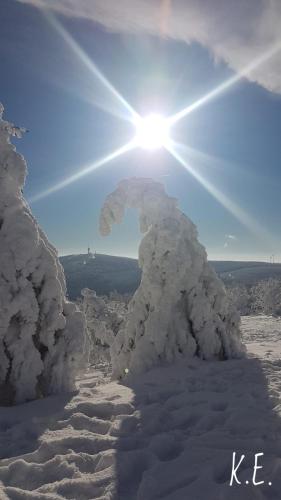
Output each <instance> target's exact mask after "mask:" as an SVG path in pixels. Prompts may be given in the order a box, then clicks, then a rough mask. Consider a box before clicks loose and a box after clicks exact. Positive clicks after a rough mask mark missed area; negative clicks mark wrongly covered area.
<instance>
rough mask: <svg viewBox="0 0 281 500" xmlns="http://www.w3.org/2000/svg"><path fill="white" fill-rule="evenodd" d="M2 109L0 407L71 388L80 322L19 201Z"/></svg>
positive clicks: (10, 131) (14, 130) (19, 164)
mask: <svg viewBox="0 0 281 500" xmlns="http://www.w3.org/2000/svg"><path fill="white" fill-rule="evenodd" d="M2 113H3V106H2V105H0V404H13V403H18V402H22V401H26V400H30V399H33V398H37V397H42V396H45V395H47V394H51V393H56V392H60V391H64V390H69V389H72V388H73V386H74V377H75V374H76V372H77V369H78V368H79V366H80V364H81V362H82V360H83V358H84V347H85V340H86V337H85V325H84V317H83V315H82V314H81V312H79V311H78V310H77V309H76V307H75V306H74V304H72V303H70V302H68V301H66V298H65V294H66V286H65V279H64V273H63V269H62V266H61V265H60V262H59V259H58V256H57V252H56V250H55V248H54V247H53V246H52V245H51V244H50V243H49V241H48V240H47V237H46V236H45V234H44V233H43V231H42V230H41V229H40V227H39V226H38V224H37V222H36V220H35V219H34V217H33V215H32V213H31V211H30V208H29V206H28V205H27V203H26V202H25V200H24V198H23V196H22V189H23V186H24V182H25V177H26V171H27V169H26V163H25V161H24V158H23V157H22V156H21V155H20V154H18V153H17V152H16V150H15V147H14V146H13V145H12V144H11V142H10V137H11V136H13V135H16V136H17V137H19V136H20V135H21V132H22V131H23V130H22V129H19V128H18V127H14V126H13V125H12V124H10V123H8V122H6V121H4V120H3V119H2Z"/></svg>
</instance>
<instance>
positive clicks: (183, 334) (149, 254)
mask: <svg viewBox="0 0 281 500" xmlns="http://www.w3.org/2000/svg"><path fill="white" fill-rule="evenodd" d="M127 207H131V208H136V209H137V210H138V211H139V220H140V229H141V232H143V233H145V236H144V237H143V239H142V241H141V243H140V247H139V264H140V267H141V268H142V279H141V284H140V286H139V288H138V290H137V291H136V293H135V295H134V297H133V298H132V300H131V302H130V304H129V311H128V316H127V320H126V322H125V326H124V328H121V330H120V331H119V332H118V333H117V336H116V337H115V340H114V343H113V345H112V349H111V352H112V364H113V373H114V375H115V376H119V377H120V376H121V377H122V376H123V375H124V373H127V372H128V371H130V372H133V373H137V372H142V371H144V370H147V369H149V368H151V367H153V366H155V365H157V364H160V363H163V362H172V361H174V360H177V359H180V358H183V357H191V356H198V357H199V358H201V359H227V358H233V357H238V356H240V355H241V354H242V353H243V352H244V348H243V345H242V343H241V336H240V330H239V322H240V318H239V315H238V313H237V312H236V310H234V309H233V308H232V307H231V305H230V304H229V302H228V300H227V297H226V292H225V289H224V286H223V284H222V282H221V281H220V280H219V279H218V277H217V275H216V274H215V272H214V271H213V270H212V268H211V267H210V266H209V264H208V262H207V255H206V251H205V249H204V247H203V246H202V245H201V244H200V243H199V242H198V240H197V230H196V227H195V226H194V224H193V223H192V222H191V221H190V220H189V219H188V217H186V216H185V215H184V214H183V213H182V212H181V211H180V210H179V209H178V208H177V203H176V200H175V199H174V198H171V197H169V196H168V195H167V194H166V193H165V190H164V187H163V185H162V184H160V183H158V182H155V181H153V180H152V179H135V178H134V179H128V180H123V181H121V182H120V184H119V186H118V188H117V189H116V190H115V191H114V192H113V193H111V194H110V195H109V196H108V197H107V199H106V201H105V203H104V206H103V208H102V211H101V215H100V231H101V234H103V235H107V234H109V233H110V231H111V226H112V224H114V223H120V222H121V220H122V218H123V215H124V211H125V209H126V208H127Z"/></svg>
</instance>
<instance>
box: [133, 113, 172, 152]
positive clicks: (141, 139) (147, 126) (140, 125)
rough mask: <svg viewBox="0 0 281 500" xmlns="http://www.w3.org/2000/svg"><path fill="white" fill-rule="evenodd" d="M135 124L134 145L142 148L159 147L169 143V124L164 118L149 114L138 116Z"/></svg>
mask: <svg viewBox="0 0 281 500" xmlns="http://www.w3.org/2000/svg"><path fill="white" fill-rule="evenodd" d="M135 125H136V136H135V142H136V146H138V147H140V148H143V149H150V150H153V149H160V148H162V147H166V146H167V145H168V143H169V139H170V138H169V132H170V126H169V122H168V120H167V119H166V118H164V117H163V116H161V115H158V114H151V115H148V116H146V117H144V118H142V117H138V118H137V119H136V120H135Z"/></svg>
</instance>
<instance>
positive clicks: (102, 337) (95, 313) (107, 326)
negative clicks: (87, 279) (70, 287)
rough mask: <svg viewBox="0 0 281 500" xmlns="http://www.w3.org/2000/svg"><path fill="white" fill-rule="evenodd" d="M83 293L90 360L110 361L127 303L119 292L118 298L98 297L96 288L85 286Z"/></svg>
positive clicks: (93, 361)
mask: <svg viewBox="0 0 281 500" xmlns="http://www.w3.org/2000/svg"><path fill="white" fill-rule="evenodd" d="M81 295H82V297H83V300H82V304H81V307H82V311H83V312H84V314H85V317H86V323H87V330H88V333H89V337H90V341H91V352H90V360H91V362H92V363H98V362H100V361H107V362H110V346H111V345H112V344H113V342H114V337H115V336H116V335H117V332H118V331H119V329H120V328H121V325H122V323H123V321H124V317H125V314H126V311H127V307H126V304H125V302H123V301H122V299H121V295H119V294H118V300H116V299H117V297H116V296H115V295H114V297H115V300H111V299H108V298H107V297H98V296H97V294H96V292H95V291H94V290H90V289H89V288H84V289H83V290H82V291H81Z"/></svg>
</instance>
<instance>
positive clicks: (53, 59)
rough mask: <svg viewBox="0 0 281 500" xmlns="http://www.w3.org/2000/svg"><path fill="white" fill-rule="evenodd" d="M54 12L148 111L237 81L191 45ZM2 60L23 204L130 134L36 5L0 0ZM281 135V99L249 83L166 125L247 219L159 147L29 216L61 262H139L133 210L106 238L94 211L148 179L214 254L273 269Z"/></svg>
mask: <svg viewBox="0 0 281 500" xmlns="http://www.w3.org/2000/svg"><path fill="white" fill-rule="evenodd" d="M56 15H57V16H58V19H59V22H60V23H62V25H63V27H64V30H66V31H67V33H70V34H71V36H72V37H73V39H74V40H75V41H76V42H77V43H78V44H79V46H80V47H82V49H83V51H84V52H85V53H86V54H87V57H88V58H89V60H90V61H93V62H94V63H95V64H96V65H97V67H98V68H99V69H100V70H101V71H102V73H103V74H104V75H105V76H106V78H107V79H108V80H109V81H110V82H111V83H112V84H113V85H114V87H115V88H116V89H118V91H119V92H120V93H121V94H122V96H124V98H125V99H126V100H127V101H128V102H129V103H130V105H131V106H132V107H133V108H134V109H136V110H137V112H139V113H141V114H144V115H145V114H146V113H149V112H151V111H158V112H162V113H163V114H167V115H170V114H173V113H176V112H178V111H179V110H181V109H182V108H184V107H185V106H187V105H189V104H192V103H193V102H194V101H195V100H196V99H198V98H200V97H201V96H203V95H205V94H206V93H207V92H209V91H210V90H211V89H213V88H215V87H216V86H217V85H219V84H220V83H221V82H223V81H224V80H226V79H227V78H229V77H231V76H232V75H233V74H234V72H233V69H230V68H229V67H228V66H227V65H226V64H225V62H218V61H214V58H213V56H212V54H211V53H210V50H208V48H206V47H203V46H201V45H200V44H199V43H196V42H193V43H191V44H189V45H188V44H186V43H185V42H184V41H182V40H175V39H172V38H161V37H158V36H155V35H152V34H149V33H147V32H146V33H142V32H137V33H129V32H125V31H122V32H120V33H113V32H108V31H107V30H106V29H105V28H104V27H103V26H101V25H100V24H97V23H95V22H93V21H92V20H87V19H83V18H79V17H71V16H68V17H64V16H62V15H58V14H56ZM0 59H1V78H0V101H1V102H2V103H3V104H4V107H5V118H6V119H8V120H10V121H12V122H14V123H15V124H16V125H20V126H24V127H26V128H27V129H28V130H29V133H28V134H26V135H25V137H24V138H23V139H21V140H20V141H17V143H16V146H17V149H18V151H19V152H21V153H22V154H23V155H24V156H25V158H26V161H27V163H28V171H29V175H28V178H27V182H26V186H25V191H24V194H25V196H26V197H27V199H28V200H32V198H33V197H34V196H36V195H37V194H38V193H40V192H42V191H44V190H45V189H48V188H49V187H51V186H53V185H55V184H56V183H58V182H61V181H62V180H63V179H65V178H66V177H68V176H69V175H72V174H73V173H76V172H77V171H78V170H79V169H80V168H83V167H85V166H87V165H89V164H91V163H93V162H94V161H96V160H98V159H100V158H102V157H103V156H105V155H108V154H110V153H111V152H112V151H114V150H115V149H117V148H119V147H120V146H122V145H123V144H124V143H126V142H127V141H128V140H130V139H131V137H132V136H133V134H134V129H133V127H132V124H131V123H129V122H128V121H126V120H124V119H122V116H123V117H125V118H126V116H127V115H128V113H127V111H126V109H125V107H124V106H123V105H122V104H121V103H120V101H118V99H116V98H115V97H113V95H112V94H111V93H110V91H109V90H106V89H105V87H104V86H103V85H102V84H101V83H100V82H99V81H98V79H97V78H96V76H95V74H94V72H93V71H91V69H90V68H89V65H87V64H85V61H84V62H83V61H82V60H81V57H79V56H78V55H77V52H76V53H74V52H73V48H71V47H70V46H69V43H67V41H66V40H65V39H64V38H63V36H62V35H61V34H60V33H59V32H58V31H57V30H56V28H55V26H54V25H52V23H51V22H50V20H48V17H46V16H44V15H43V14H42V13H41V12H40V11H39V10H37V9H36V8H35V7H34V6H32V5H28V4H24V3H18V2H16V1H14V0H2V2H1V6H0ZM87 60H88V59H87ZM259 71H260V72H261V68H260V69H259ZM267 77H268V75H267ZM259 81H260V83H263V82H262V81H261V80H259ZM275 84H276V82H275ZM276 85H277V84H276ZM267 86H268V85H267ZM110 111H111V112H112V113H113V114H111V113H110ZM280 134H281V98H280V95H279V94H277V93H273V92H271V91H270V90H268V89H267V88H264V87H262V86H260V85H259V84H257V83H253V82H250V81H248V80H242V81H240V82H238V83H236V84H235V85H233V86H232V87H231V88H229V89H228V90H227V91H225V92H223V93H221V94H220V95H218V96H217V97H216V98H215V99H213V100H210V101H209V102H208V103H206V104H204V105H203V106H201V107H200V108H198V109H197V110H196V111H194V112H193V113H191V114H190V115H188V116H187V117H185V119H183V120H181V121H180V122H179V123H178V124H177V125H176V126H175V127H174V129H173V137H174V138H175V140H176V141H177V142H180V143H183V144H186V145H187V146H188V147H189V156H190V157H191V158H192V167H193V168H194V169H195V170H196V172H198V173H199V174H200V176H201V177H203V178H204V179H207V182H208V183H211V184H212V185H214V186H215V187H216V189H218V190H220V192H222V193H223V194H224V197H225V199H226V200H228V199H229V200H232V202H234V203H235V204H236V205H237V206H238V207H239V208H240V209H241V211H242V214H243V213H246V215H247V217H248V218H247V217H245V220H244V221H241V220H238V219H237V218H236V217H235V216H234V215H233V214H231V213H230V212H229V211H228V210H227V209H226V208H225V207H223V206H222V204H221V203H219V202H218V201H217V200H216V199H215V198H214V197H213V196H212V194H210V193H209V192H208V191H207V190H206V189H205V188H204V186H202V185H201V184H200V183H199V182H198V180H196V179H195V178H194V177H193V176H191V175H190V173H188V172H187V171H186V170H185V169H184V168H183V167H182V166H181V165H180V164H179V163H178V162H177V161H176V160H175V159H174V158H173V157H172V156H171V155H169V153H168V152H166V151H162V150H161V151H157V152H153V153H151V152H146V151H142V150H135V151H132V152H130V153H127V154H126V155H123V156H122V157H120V158H119V159H116V160H114V161H112V162H110V163H107V165H105V166H104V167H101V168H99V169H97V170H95V171H93V172H92V173H91V174H89V175H87V176H84V177H82V178H81V179H79V180H77V181H76V182H75V183H72V184H71V185H69V186H66V187H65V188H64V189H61V190H60V191H58V192H55V193H53V194H50V195H49V196H48V197H45V198H44V199H41V200H38V201H36V202H34V203H32V205H31V206H32V211H33V213H34V215H35V216H36V218H37V219H38V221H39V223H40V224H41V226H42V228H43V230H44V231H45V232H46V233H47V235H48V237H49V239H50V241H51V242H52V243H53V244H54V245H55V246H56V247H57V248H58V250H59V252H60V253H61V254H69V253H80V252H81V253H85V252H86V251H87V247H88V245H90V247H91V248H92V249H93V250H96V251H97V252H99V253H108V254H113V255H127V256H136V255H137V247H138V243H139V240H140V238H141V236H140V234H139V231H138V225H137V216H136V214H134V213H128V216H127V217H126V220H125V221H124V223H123V224H122V225H121V226H120V227H115V228H114V229H113V232H112V235H111V236H109V237H107V238H102V237H101V236H99V233H98V215H99V210H100V207H101V205H102V203H103V200H104V198H105V197H106V195H107V194H108V193H109V192H110V191H112V190H113V189H114V188H115V187H116V184H117V182H118V181H119V180H121V179H122V178H124V177H130V176H146V177H147V176H149V177H154V178H157V179H159V180H161V181H162V182H163V183H164V184H165V186H166V189H167V192H168V193H169V194H170V195H172V196H175V197H177V198H178V200H179V207H180V208H181V209H182V210H183V211H184V212H185V213H186V214H187V215H188V216H189V217H190V218H191V219H192V220H193V222H194V223H195V224H196V225H197V227H198V232H199V239H200V241H201V242H202V243H203V244H204V245H205V246H206V249H207V252H208V255H209V258H211V259H225V260H232V259H234V260H268V261H269V257H270V255H271V254H275V261H276V262H277V261H281V235H280V213H281V197H280V185H281V171H280V160H281V142H280Z"/></svg>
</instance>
